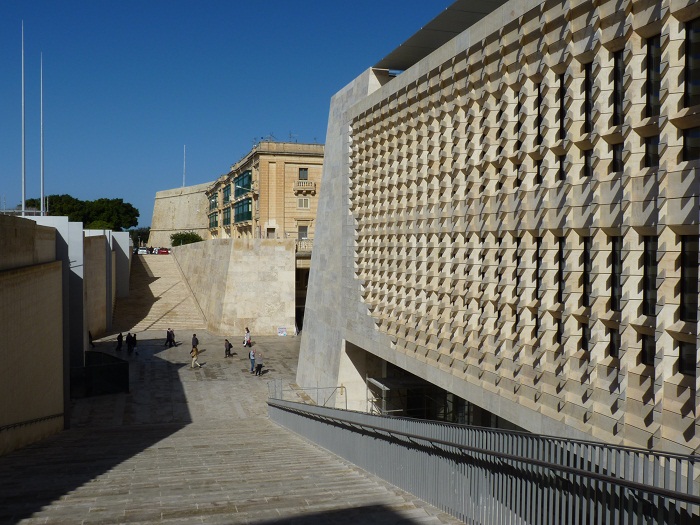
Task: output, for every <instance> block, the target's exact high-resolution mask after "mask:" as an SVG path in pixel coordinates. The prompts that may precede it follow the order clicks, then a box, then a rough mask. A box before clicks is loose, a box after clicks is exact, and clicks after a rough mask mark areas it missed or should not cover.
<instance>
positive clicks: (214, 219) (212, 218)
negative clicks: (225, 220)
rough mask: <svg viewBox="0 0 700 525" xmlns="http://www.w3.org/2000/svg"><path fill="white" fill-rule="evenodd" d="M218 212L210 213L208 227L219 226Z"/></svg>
mask: <svg viewBox="0 0 700 525" xmlns="http://www.w3.org/2000/svg"><path fill="white" fill-rule="evenodd" d="M218 216H219V214H218V213H212V214H211V215H209V227H210V228H216V227H218V226H219V220H218Z"/></svg>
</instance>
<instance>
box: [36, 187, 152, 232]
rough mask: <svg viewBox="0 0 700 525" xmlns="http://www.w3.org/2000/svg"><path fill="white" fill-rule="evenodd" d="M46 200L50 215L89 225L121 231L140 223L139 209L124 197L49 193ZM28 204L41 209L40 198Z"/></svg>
mask: <svg viewBox="0 0 700 525" xmlns="http://www.w3.org/2000/svg"><path fill="white" fill-rule="evenodd" d="M46 200H47V207H48V214H49V215H52V216H63V217H68V220H70V221H72V222H82V223H83V224H86V225H87V226H88V227H90V226H91V225H94V224H100V225H101V226H100V229H109V230H115V231H121V230H126V229H127V228H133V227H134V226H136V225H137V224H138V219H139V211H138V210H137V209H136V208H134V206H133V205H131V204H130V203H128V202H124V201H123V200H122V199H97V200H95V201H81V200H80V199H76V198H75V197H71V196H70V195H49V196H48V197H47V199H46ZM26 206H27V207H33V208H37V209H39V207H40V203H39V199H28V200H27V201H26Z"/></svg>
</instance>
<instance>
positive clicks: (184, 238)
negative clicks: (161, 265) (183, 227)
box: [170, 231, 204, 246]
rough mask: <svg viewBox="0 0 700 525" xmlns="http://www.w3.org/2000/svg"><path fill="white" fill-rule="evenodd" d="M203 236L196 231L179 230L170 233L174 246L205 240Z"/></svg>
mask: <svg viewBox="0 0 700 525" xmlns="http://www.w3.org/2000/svg"><path fill="white" fill-rule="evenodd" d="M203 240H204V239H202V237H201V236H200V235H199V234H198V233H196V232H191V231H190V232H177V233H173V234H172V235H170V243H171V244H172V245H173V246H182V245H183V244H191V243H193V242H199V241H203Z"/></svg>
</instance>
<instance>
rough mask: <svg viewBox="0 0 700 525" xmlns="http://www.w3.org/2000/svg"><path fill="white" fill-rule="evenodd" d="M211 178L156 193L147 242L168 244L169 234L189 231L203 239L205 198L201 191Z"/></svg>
mask: <svg viewBox="0 0 700 525" xmlns="http://www.w3.org/2000/svg"><path fill="white" fill-rule="evenodd" d="M211 185H212V183H211V182H208V183H205V184H198V185H196V186H186V187H184V188H175V189H172V190H164V191H159V192H158V193H156V199H155V203H154V205H153V219H152V220H151V233H150V236H149V238H148V245H149V246H166V247H169V246H170V245H171V242H170V235H171V234H173V233H177V232H182V231H193V232H195V233H198V234H199V235H200V236H201V237H202V238H203V239H207V238H209V224H208V222H207V214H206V210H207V207H208V206H209V201H208V200H207V196H206V194H205V193H204V192H205V191H206V190H207V188H209V187H210V186H211Z"/></svg>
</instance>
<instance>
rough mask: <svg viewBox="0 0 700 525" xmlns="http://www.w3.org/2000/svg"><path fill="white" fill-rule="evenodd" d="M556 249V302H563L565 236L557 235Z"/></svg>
mask: <svg viewBox="0 0 700 525" xmlns="http://www.w3.org/2000/svg"><path fill="white" fill-rule="evenodd" d="M557 240H558V247H557V248H558V249H557V280H558V286H557V302H558V303H559V304H563V303H564V248H565V246H566V238H564V237H559V238H558V239H557Z"/></svg>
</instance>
